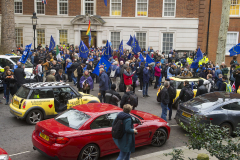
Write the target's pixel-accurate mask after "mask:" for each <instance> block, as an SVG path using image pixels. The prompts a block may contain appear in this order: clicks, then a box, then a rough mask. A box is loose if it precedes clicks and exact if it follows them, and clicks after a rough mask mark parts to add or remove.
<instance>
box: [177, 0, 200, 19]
mask: <svg viewBox="0 0 240 160" xmlns="http://www.w3.org/2000/svg"><path fill="white" fill-rule="evenodd" d="M198 10H199V0H177V6H176V17H186V18H198Z"/></svg>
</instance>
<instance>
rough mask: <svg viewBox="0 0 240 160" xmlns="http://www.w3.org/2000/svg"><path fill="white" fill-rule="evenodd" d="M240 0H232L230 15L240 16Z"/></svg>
mask: <svg viewBox="0 0 240 160" xmlns="http://www.w3.org/2000/svg"><path fill="white" fill-rule="evenodd" d="M239 6H240V0H231V7H230V15H231V16H239V15H240V13H239Z"/></svg>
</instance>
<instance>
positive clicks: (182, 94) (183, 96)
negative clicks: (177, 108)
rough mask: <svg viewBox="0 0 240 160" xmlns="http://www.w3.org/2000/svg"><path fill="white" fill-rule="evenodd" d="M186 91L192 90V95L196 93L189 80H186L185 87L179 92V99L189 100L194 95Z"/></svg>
mask: <svg viewBox="0 0 240 160" xmlns="http://www.w3.org/2000/svg"><path fill="white" fill-rule="evenodd" d="M186 92H192V95H194V93H193V91H192V88H191V85H190V84H189V81H185V82H184V87H183V88H182V89H181V92H180V94H179V99H180V100H181V101H182V102H187V101H188V100H190V99H192V98H193V96H190V95H189V94H186Z"/></svg>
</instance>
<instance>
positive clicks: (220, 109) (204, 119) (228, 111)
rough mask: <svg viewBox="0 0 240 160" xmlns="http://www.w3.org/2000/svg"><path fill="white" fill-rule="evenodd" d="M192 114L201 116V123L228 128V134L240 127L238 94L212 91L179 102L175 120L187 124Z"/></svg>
mask: <svg viewBox="0 0 240 160" xmlns="http://www.w3.org/2000/svg"><path fill="white" fill-rule="evenodd" d="M193 115H199V117H201V123H205V124H210V122H211V123H212V124H213V125H219V126H220V127H225V128H229V135H231V134H232V133H233V131H235V130H236V128H237V127H240V95H239V94H237V93H226V92H212V93H208V94H204V95H201V96H197V97H195V98H193V99H192V100H189V101H187V102H185V103H181V104H179V108H178V110H177V114H176V121H177V123H178V124H179V123H180V122H183V123H184V124H186V125H189V123H190V121H189V118H191V117H192V116H193Z"/></svg>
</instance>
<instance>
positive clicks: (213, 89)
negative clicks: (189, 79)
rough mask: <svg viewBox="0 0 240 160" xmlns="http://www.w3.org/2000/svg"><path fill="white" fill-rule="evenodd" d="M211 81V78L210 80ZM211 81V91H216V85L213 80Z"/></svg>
mask: <svg viewBox="0 0 240 160" xmlns="http://www.w3.org/2000/svg"><path fill="white" fill-rule="evenodd" d="M208 81H209V80H208ZM209 82H210V83H211V88H210V92H214V91H215V86H214V83H213V81H212V80H210V81H209Z"/></svg>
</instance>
